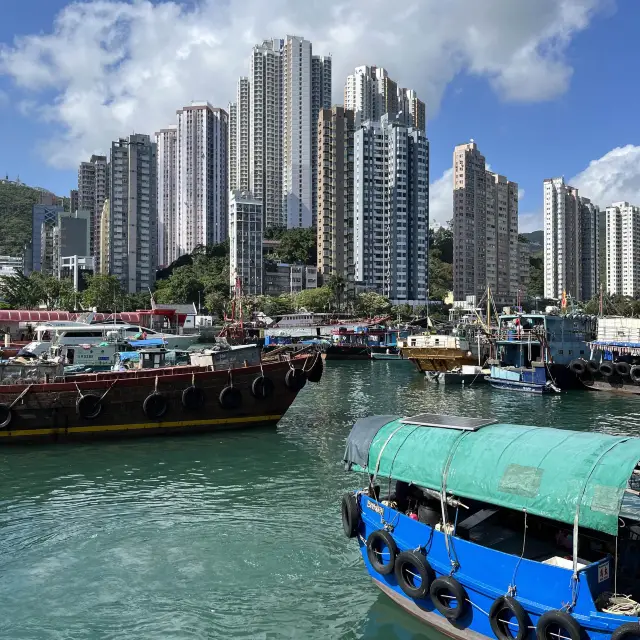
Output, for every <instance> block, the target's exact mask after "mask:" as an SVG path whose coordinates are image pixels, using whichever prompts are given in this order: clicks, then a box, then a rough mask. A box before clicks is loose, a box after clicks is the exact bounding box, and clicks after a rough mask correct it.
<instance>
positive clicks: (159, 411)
mask: <svg viewBox="0 0 640 640" xmlns="http://www.w3.org/2000/svg"><path fill="white" fill-rule="evenodd" d="M142 410H143V411H144V413H145V415H146V416H147V418H149V419H150V420H160V418H162V416H164V414H165V413H167V411H168V410H169V403H168V402H167V399H166V398H165V397H164V396H163V395H162V394H161V393H158V392H157V391H154V392H153V393H150V394H149V395H148V396H147V397H146V398H145V399H144V402H143V403H142Z"/></svg>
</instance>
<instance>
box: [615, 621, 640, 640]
mask: <svg viewBox="0 0 640 640" xmlns="http://www.w3.org/2000/svg"><path fill="white" fill-rule="evenodd" d="M634 638H640V624H638V623H637V622H626V623H625V624H621V625H620V626H619V627H618V628H617V629H616V630H615V631H614V632H613V633H612V634H611V640H633V639H634Z"/></svg>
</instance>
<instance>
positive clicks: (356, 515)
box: [342, 493, 360, 538]
mask: <svg viewBox="0 0 640 640" xmlns="http://www.w3.org/2000/svg"><path fill="white" fill-rule="evenodd" d="M359 524H360V508H359V507H358V501H357V500H356V497H355V496H354V495H353V493H345V494H344V495H343V496H342V528H343V529H344V535H345V536H347V538H355V537H356V536H357V535H358V525H359Z"/></svg>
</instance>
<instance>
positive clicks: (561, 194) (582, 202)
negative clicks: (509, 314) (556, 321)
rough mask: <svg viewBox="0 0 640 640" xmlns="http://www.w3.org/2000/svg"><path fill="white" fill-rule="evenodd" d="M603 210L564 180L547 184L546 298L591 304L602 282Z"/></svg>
mask: <svg viewBox="0 0 640 640" xmlns="http://www.w3.org/2000/svg"><path fill="white" fill-rule="evenodd" d="M598 217H599V210H598V208H597V207H596V206H594V205H593V204H592V203H591V202H590V200H588V199H587V198H582V197H580V195H579V194H578V190H577V189H575V188H574V187H571V186H569V185H567V184H565V181H564V178H550V179H547V180H545V181H544V297H545V298H561V297H562V295H563V293H566V294H567V295H569V296H571V297H573V298H575V299H576V300H588V299H590V298H592V297H593V296H594V295H595V294H596V291H597V288H598V282H599V264H598V253H599V248H598V245H599V236H600V234H599V228H598Z"/></svg>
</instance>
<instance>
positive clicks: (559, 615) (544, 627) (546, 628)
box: [536, 609, 580, 640]
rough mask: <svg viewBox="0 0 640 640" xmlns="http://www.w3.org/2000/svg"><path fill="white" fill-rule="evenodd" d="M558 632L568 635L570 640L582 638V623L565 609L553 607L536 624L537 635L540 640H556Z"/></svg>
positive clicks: (561, 634)
mask: <svg viewBox="0 0 640 640" xmlns="http://www.w3.org/2000/svg"><path fill="white" fill-rule="evenodd" d="M558 627H559V631H558ZM563 632H564V633H563ZM558 634H559V635H560V636H564V637H568V638H570V640H580V625H579V624H578V622H577V620H576V619H575V618H573V617H572V616H571V615H569V614H568V613H566V612H565V611H559V610H558V609H552V610H551V611H547V612H546V613H543V614H542V615H541V616H540V619H539V620H538V624H537V625H536V637H537V638H538V640H555V638H557V636H558Z"/></svg>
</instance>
